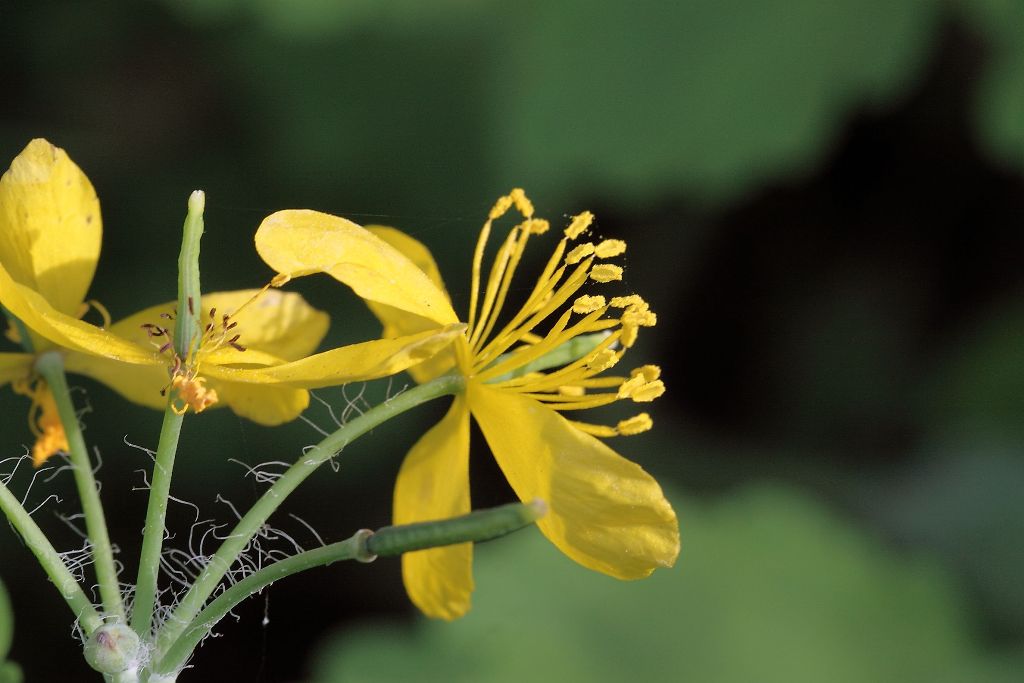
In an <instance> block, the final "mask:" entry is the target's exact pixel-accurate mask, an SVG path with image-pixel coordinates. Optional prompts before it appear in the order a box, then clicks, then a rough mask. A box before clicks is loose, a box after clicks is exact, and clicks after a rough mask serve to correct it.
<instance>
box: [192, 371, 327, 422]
mask: <svg viewBox="0 0 1024 683" xmlns="http://www.w3.org/2000/svg"><path fill="white" fill-rule="evenodd" d="M209 387H210V388H211V389H213V390H215V391H216V392H217V396H218V398H219V399H220V403H217V404H215V407H216V406H217V405H226V406H228V407H229V408H231V410H233V411H234V412H235V414H236V415H240V416H241V417H244V418H248V419H250V420H252V421H253V422H255V423H256V424H261V425H265V426H267V427H274V426H277V425H279V424H284V423H285V422H291V421H292V420H294V419H295V418H297V417H298V416H299V415H300V414H301V413H302V411H303V410H305V409H306V408H307V407H309V392H308V391H306V390H305V389H292V388H291V387H282V386H268V385H265V384H263V385H256V384H247V383H244V382H231V381H225V380H210V383H209Z"/></svg>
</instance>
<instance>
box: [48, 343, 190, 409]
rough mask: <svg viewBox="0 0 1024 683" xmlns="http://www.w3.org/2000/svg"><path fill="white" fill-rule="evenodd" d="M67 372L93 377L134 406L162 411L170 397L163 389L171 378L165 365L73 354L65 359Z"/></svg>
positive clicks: (75, 352)
mask: <svg viewBox="0 0 1024 683" xmlns="http://www.w3.org/2000/svg"><path fill="white" fill-rule="evenodd" d="M64 367H65V368H67V371H68V372H73V373H75V374H78V375H85V376H86V377H91V378H93V379H94V380H96V381H97V382H100V383H102V384H105V385H107V386H108V387H110V388H111V389H113V390H114V391H116V392H117V393H119V394H121V395H122V396H124V397H125V398H126V399H128V400H129V401H131V402H132V403H138V404H139V405H144V406H147V407H149V408H155V409H157V410H163V409H164V408H165V407H166V406H167V397H166V396H161V395H160V390H161V389H162V388H164V387H165V386H167V383H168V382H169V381H170V378H169V377H168V374H167V368H166V367H165V366H163V365H129V364H128V363H121V362H119V361H116V360H110V359H109V358H104V357H102V356H93V355H91V354H85V353H80V352H77V351H72V352H69V353H67V354H65V356H64Z"/></svg>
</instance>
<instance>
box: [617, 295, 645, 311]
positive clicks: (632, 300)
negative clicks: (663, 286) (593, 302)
mask: <svg viewBox="0 0 1024 683" xmlns="http://www.w3.org/2000/svg"><path fill="white" fill-rule="evenodd" d="M608 305H609V306H611V307H612V308H629V307H630V306H640V307H646V306H647V302H646V301H644V300H643V298H642V297H641V296H640V295H639V294H630V295H629V296H614V297H612V300H611V301H610V302H609V303H608Z"/></svg>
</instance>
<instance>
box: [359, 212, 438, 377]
mask: <svg viewBox="0 0 1024 683" xmlns="http://www.w3.org/2000/svg"><path fill="white" fill-rule="evenodd" d="M366 229H367V230H369V231H370V232H371V233H373V234H374V235H376V236H377V237H379V238H381V239H382V240H384V241H385V242H387V243H388V244H390V245H391V246H392V247H394V248H395V249H397V250H398V251H399V252H401V253H402V254H403V255H404V256H405V257H406V258H408V259H409V260H410V261H412V262H413V263H414V264H415V265H416V267H417V268H419V269H420V270H422V271H423V272H424V273H425V274H426V276H427V277H428V278H430V281H431V282H433V283H434V284H435V285H436V286H437V288H438V289H439V290H440V291H441V293H442V294H444V296H445V299H448V300H449V302H450V301H451V300H450V299H449V297H448V293H447V292H446V291H445V288H444V282H443V281H442V280H441V271H440V270H439V269H438V267H437V263H436V262H435V261H434V257H433V256H432V255H431V254H430V250H429V249H427V247H426V246H425V245H424V244H423V243H422V242H420V241H418V240H415V239H413V238H412V237H409V236H408V235H406V234H405V233H404V232H402V231H400V230H396V229H395V228H389V227H386V226H383V225H368V226H366ZM366 305H367V306H368V307H369V308H370V311H372V312H373V314H374V315H375V316H377V319H378V320H380V322H381V324H383V325H384V330H383V331H382V332H381V336H382V337H401V336H404V335H407V334H415V333H417V332H422V331H424V330H429V329H431V328H432V327H436V326H437V324H436V323H435V322H434V321H432V320H428V319H426V318H424V317H422V316H419V315H415V314H413V313H408V312H406V311H403V310H400V309H398V308H395V307H394V306H388V305H386V304H380V303H377V302H375V301H367V302H366ZM453 365H455V355H454V353H452V351H451V350H449V349H445V350H444V351H442V352H440V353H438V354H437V355H436V356H434V357H433V358H431V359H429V360H426V361H424V362H422V363H420V364H419V365H415V366H413V367H411V368H409V374H410V375H412V377H413V379H415V380H416V381H417V382H419V383H420V384H422V383H423V382H427V381H429V380H431V379H433V378H435V377H439V376H441V375H443V374H444V373H446V372H447V371H448V370H450V369H451V368H452V366H453Z"/></svg>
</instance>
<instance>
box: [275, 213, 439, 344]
mask: <svg viewBox="0 0 1024 683" xmlns="http://www.w3.org/2000/svg"><path fill="white" fill-rule="evenodd" d="M256 250H257V251H258V252H259V254H260V256H261V257H262V258H263V260H264V261H266V262H267V264H268V265H269V266H270V267H271V268H273V269H274V270H276V271H277V272H278V273H282V274H284V275H287V276H289V277H300V276H302V275H309V274H310V273H318V272H323V273H327V274H329V275H331V276H332V277H334V278H335V279H337V280H339V281H341V282H344V283H345V284H347V285H348V286H349V287H351V288H352V289H353V290H354V291H355V293H356V294H358V295H359V296H361V297H362V298H363V299H366V300H369V301H375V302H378V303H382V304H387V305H389V306H394V307H395V308H398V309H400V310H403V311H407V312H409V313H413V314H415V315H419V316H422V317H424V318H427V319H429V320H433V321H434V322H436V323H440V324H442V325H446V324H449V323H454V322H457V321H458V317H457V316H456V315H455V311H453V310H452V307H451V304H450V303H449V302H448V299H447V297H446V296H445V294H444V292H443V291H441V290H440V289H439V288H438V287H437V286H436V285H435V284H434V283H433V282H431V281H430V278H429V277H427V275H426V274H424V272H423V271H422V270H420V269H419V268H417V267H416V265H415V264H413V263H412V262H411V261H410V260H409V259H408V258H406V257H405V256H403V255H402V254H401V253H399V252H398V251H397V250H396V249H395V248H394V247H392V246H390V245H389V244H387V243H386V242H384V241H383V240H382V239H380V238H379V237H376V236H375V235H373V234H371V233H369V232H367V231H366V230H365V229H363V228H361V227H360V226H358V225H356V224H355V223H353V222H351V221H348V220H345V219H344V218H340V217H338V216H331V215H330V214H326V213H320V212H318V211H308V210H288V211H278V212H277V213H274V214H271V215H270V216H267V218H265V219H264V220H263V223H262V224H261V225H260V227H259V229H258V230H257V231H256Z"/></svg>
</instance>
